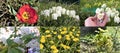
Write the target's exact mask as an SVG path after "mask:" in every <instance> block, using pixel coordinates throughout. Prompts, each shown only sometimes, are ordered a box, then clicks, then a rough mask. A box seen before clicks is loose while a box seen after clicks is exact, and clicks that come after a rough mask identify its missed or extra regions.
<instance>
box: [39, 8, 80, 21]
mask: <svg viewBox="0 0 120 53" xmlns="http://www.w3.org/2000/svg"><path fill="white" fill-rule="evenodd" d="M41 14H42V15H44V16H46V17H50V16H52V19H54V20H57V18H58V17H61V16H62V15H67V16H69V17H73V18H75V19H77V20H79V15H76V12H75V10H67V9H65V8H62V7H61V6H57V7H52V8H49V9H46V10H44V11H41Z"/></svg>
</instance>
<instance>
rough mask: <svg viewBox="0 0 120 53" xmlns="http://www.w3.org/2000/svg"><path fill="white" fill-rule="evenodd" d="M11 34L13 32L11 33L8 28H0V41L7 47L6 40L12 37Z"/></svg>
mask: <svg viewBox="0 0 120 53" xmlns="http://www.w3.org/2000/svg"><path fill="white" fill-rule="evenodd" d="M12 33H13V31H11V30H10V28H9V27H6V28H0V41H2V42H3V44H6V45H7V43H6V40H7V39H8V38H9V37H10V35H12Z"/></svg>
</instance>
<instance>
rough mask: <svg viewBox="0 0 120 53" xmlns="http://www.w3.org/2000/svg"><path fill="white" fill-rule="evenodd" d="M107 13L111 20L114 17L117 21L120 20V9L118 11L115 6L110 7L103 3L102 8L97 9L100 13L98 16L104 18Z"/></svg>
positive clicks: (97, 12)
mask: <svg viewBox="0 0 120 53" xmlns="http://www.w3.org/2000/svg"><path fill="white" fill-rule="evenodd" d="M105 13H106V14H107V16H108V17H109V21H110V20H111V18H114V22H115V23H119V22H120V18H119V11H117V10H116V9H115V8H110V7H107V5H106V4H103V5H102V6H101V7H100V8H97V9H96V14H98V16H97V17H98V19H103V16H104V15H105Z"/></svg>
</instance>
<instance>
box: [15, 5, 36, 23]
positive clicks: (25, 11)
mask: <svg viewBox="0 0 120 53" xmlns="http://www.w3.org/2000/svg"><path fill="white" fill-rule="evenodd" d="M17 18H18V20H19V21H20V22H22V23H28V24H34V23H36V22H37V19H38V15H37V13H36V11H35V10H34V9H33V8H32V7H30V5H28V4H25V5H23V6H21V7H20V9H19V11H18V13H17Z"/></svg>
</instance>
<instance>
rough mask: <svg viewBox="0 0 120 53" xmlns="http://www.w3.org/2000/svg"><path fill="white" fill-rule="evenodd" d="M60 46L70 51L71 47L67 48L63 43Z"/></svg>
mask: <svg viewBox="0 0 120 53" xmlns="http://www.w3.org/2000/svg"><path fill="white" fill-rule="evenodd" d="M60 46H61V47H63V48H64V49H70V46H66V45H64V44H62V43H61V44H60Z"/></svg>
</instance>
